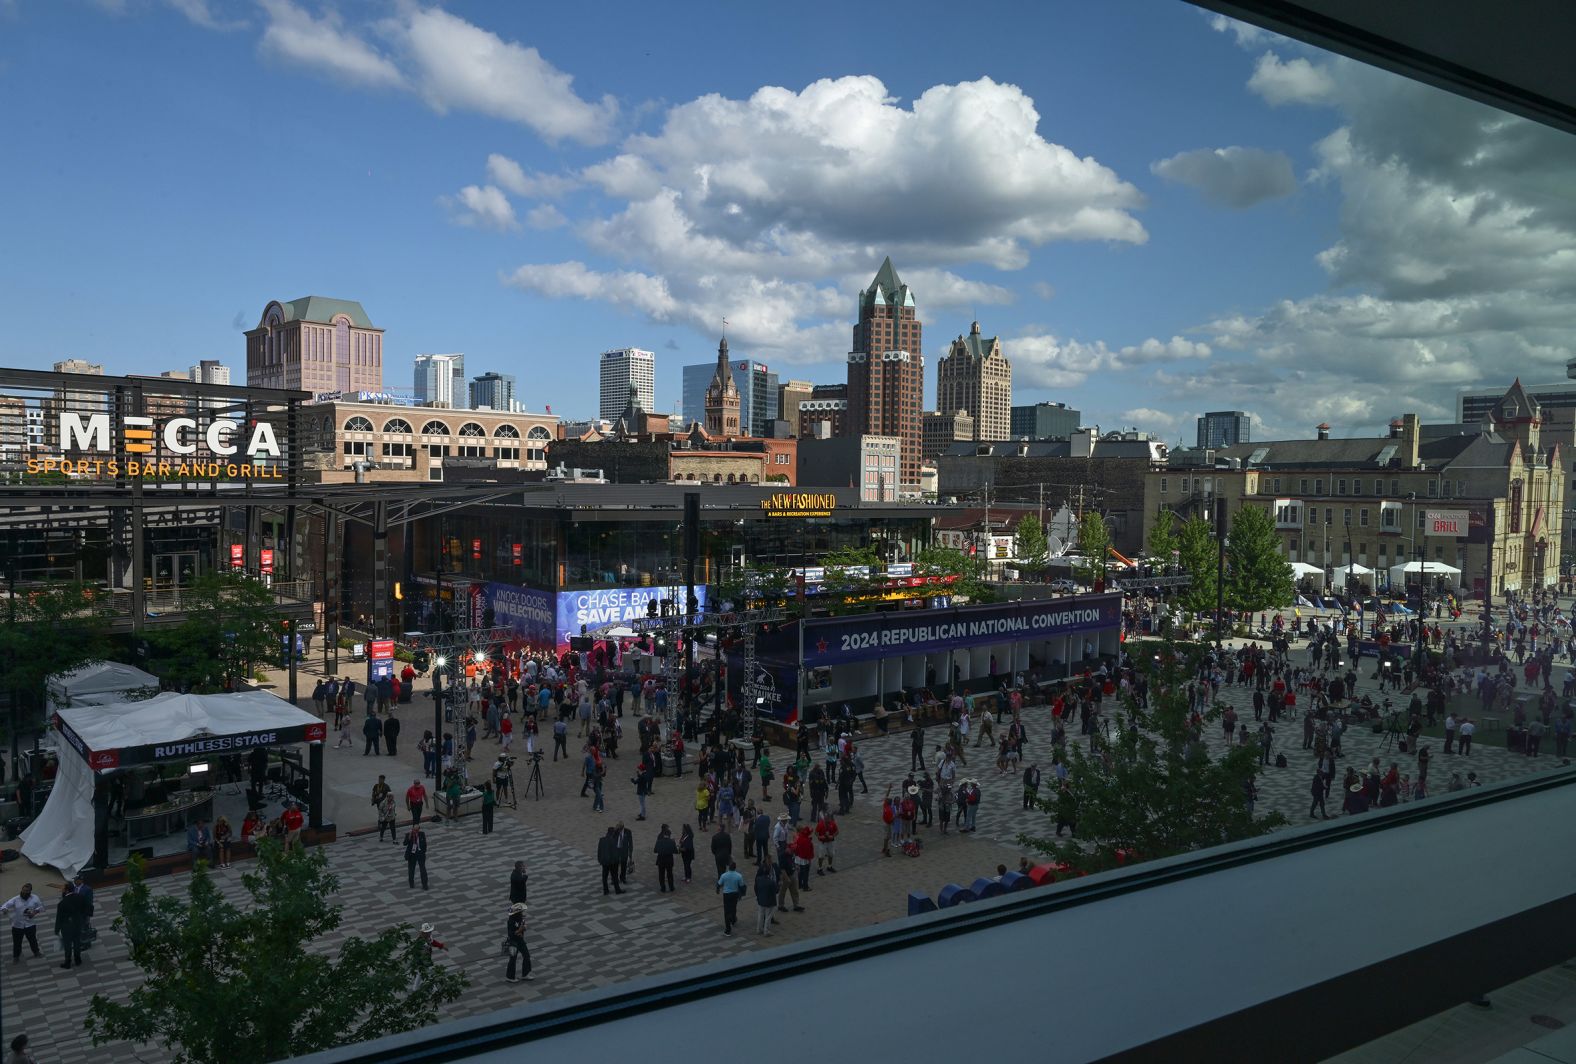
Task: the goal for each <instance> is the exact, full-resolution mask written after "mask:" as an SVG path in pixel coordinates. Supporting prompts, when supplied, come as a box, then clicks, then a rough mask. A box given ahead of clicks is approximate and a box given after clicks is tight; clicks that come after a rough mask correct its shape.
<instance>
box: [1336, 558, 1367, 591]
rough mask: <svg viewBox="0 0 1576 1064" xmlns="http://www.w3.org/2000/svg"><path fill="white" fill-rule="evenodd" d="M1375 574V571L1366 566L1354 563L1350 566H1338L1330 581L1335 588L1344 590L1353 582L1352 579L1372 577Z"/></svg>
mask: <svg viewBox="0 0 1576 1064" xmlns="http://www.w3.org/2000/svg"><path fill="white" fill-rule="evenodd" d="M1373 572H1374V571H1373V570H1372V569H1370V568H1368V566H1366V565H1362V564H1359V563H1358V562H1352V563H1351V564H1350V565H1337V566H1336V567H1335V568H1334V569H1333V570H1331V576H1330V580H1331V583H1332V584H1333V585H1334V586H1335V587H1340V588H1344V587H1345V586H1346V585H1347V584H1349V583H1351V582H1352V581H1351V578H1352V577H1354V576H1356V577H1364V576H1372V575H1373Z"/></svg>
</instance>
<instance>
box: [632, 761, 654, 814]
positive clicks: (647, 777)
mask: <svg viewBox="0 0 1576 1064" xmlns="http://www.w3.org/2000/svg"><path fill="white" fill-rule="evenodd" d="M651 781H652V775H651V766H650V765H649V764H648V763H645V762H642V764H641V766H640V767H639V768H638V769H636V770H635V781H634V782H635V798H636V799H637V800H638V801H639V802H640V815H639V816H637V817H635V819H636V820H644V819H646V797H647V795H649V794H650V793H651Z"/></svg>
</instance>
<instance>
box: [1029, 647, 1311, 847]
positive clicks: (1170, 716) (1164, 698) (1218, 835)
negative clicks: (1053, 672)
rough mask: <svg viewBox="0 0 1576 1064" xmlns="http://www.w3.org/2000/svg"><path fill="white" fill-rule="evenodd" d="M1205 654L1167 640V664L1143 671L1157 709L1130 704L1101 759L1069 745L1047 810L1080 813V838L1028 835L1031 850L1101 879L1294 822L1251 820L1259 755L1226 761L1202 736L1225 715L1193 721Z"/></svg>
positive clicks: (1214, 711) (1227, 755) (1153, 663)
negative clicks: (1191, 692) (1116, 870)
mask: <svg viewBox="0 0 1576 1064" xmlns="http://www.w3.org/2000/svg"><path fill="white" fill-rule="evenodd" d="M1200 653H1202V651H1200V650H1198V649H1193V650H1191V651H1185V650H1184V649H1183V648H1181V647H1179V646H1177V644H1175V643H1173V642H1171V641H1169V640H1166V641H1164V642H1162V643H1161V649H1160V652H1159V653H1158V654H1157V655H1155V656H1154V657H1151V658H1149V659H1148V660H1147V661H1146V660H1140V661H1139V662H1138V668H1140V669H1142V670H1144V671H1145V672H1146V673H1147V674H1148V679H1149V683H1150V696H1149V706H1148V707H1147V708H1146V707H1144V706H1143V705H1141V704H1140V703H1139V702H1138V700H1137V699H1135V698H1133V697H1132V696H1130V695H1124V696H1123V700H1122V711H1121V718H1122V719H1120V720H1118V721H1116V722H1115V724H1116V735H1115V737H1114V738H1111V739H1103V738H1101V739H1097V743H1098V747H1099V749H1098V750H1097V751H1096V752H1095V753H1093V754H1090V753H1086V752H1085V750H1084V748H1083V746H1082V745H1081V744H1077V743H1068V744H1067V753H1066V757H1067V759H1068V764H1067V767H1068V778H1067V782H1068V789H1067V791H1066V792H1065V793H1058V794H1055V795H1053V796H1051V797H1048V798H1045V799H1043V800H1042V801H1041V802H1040V806H1041V808H1042V809H1044V810H1047V811H1059V812H1061V813H1062V814H1063V815H1069V814H1073V813H1076V820H1077V832H1078V834H1077V836H1076V838H1073V839H1058V838H1056V837H1055V836H1054V835H1053V836H1050V837H1040V836H1035V835H1030V834H1023V835H1020V836H1019V837H1018V841H1019V842H1020V843H1021V844H1022V845H1025V846H1028V847H1031V848H1033V849H1035V850H1038V851H1039V852H1041V853H1044V854H1048V855H1050V856H1052V857H1053V858H1055V859H1056V860H1058V861H1064V862H1066V863H1067V864H1070V865H1072V866H1073V867H1074V868H1077V869H1079V870H1081V871H1087V872H1097V871H1100V870H1102V869H1105V868H1110V867H1112V866H1114V865H1116V864H1119V863H1123V862H1124V861H1132V860H1135V859H1136V860H1150V859H1153V858H1156V857H1170V856H1172V855H1174V854H1179V853H1186V852H1188V851H1190V850H1197V849H1201V848H1203V847H1206V846H1217V845H1220V844H1221V843H1226V842H1234V841H1236V840H1238V839H1245V838H1249V837H1251V836H1254V835H1262V834H1264V833H1265V832H1267V831H1270V830H1273V829H1274V828H1277V827H1279V826H1281V825H1283V824H1284V823H1285V822H1286V821H1285V818H1284V817H1282V816H1281V815H1280V814H1279V813H1271V814H1268V815H1266V816H1261V817H1255V816H1253V815H1252V814H1251V813H1250V812H1249V811H1248V806H1247V800H1246V799H1247V793H1248V791H1247V789H1248V784H1249V782H1250V781H1251V780H1252V779H1253V777H1254V775H1255V773H1257V771H1258V767H1259V766H1258V751H1257V747H1245V746H1236V745H1233V746H1231V747H1230V748H1229V749H1227V750H1226V751H1224V752H1223V753H1222V755H1221V756H1220V757H1211V756H1210V754H1209V751H1208V749H1207V748H1206V747H1205V745H1204V743H1203V740H1202V736H1203V735H1204V734H1205V732H1206V730H1207V731H1209V732H1210V733H1211V734H1213V733H1214V732H1215V731H1216V729H1215V727H1214V724H1215V722H1216V721H1217V720H1218V718H1219V716H1220V714H1221V712H1223V709H1224V707H1223V706H1222V705H1220V704H1216V705H1215V706H1214V707H1212V708H1211V709H1209V710H1208V711H1207V712H1205V713H1203V714H1201V718H1202V719H1201V720H1200V721H1194V720H1193V719H1192V715H1193V714H1192V708H1191V706H1190V705H1189V701H1188V680H1189V678H1190V677H1193V676H1196V675H1197V673H1198V664H1199V662H1198V655H1199V654H1200ZM1119 852H1120V856H1119Z"/></svg>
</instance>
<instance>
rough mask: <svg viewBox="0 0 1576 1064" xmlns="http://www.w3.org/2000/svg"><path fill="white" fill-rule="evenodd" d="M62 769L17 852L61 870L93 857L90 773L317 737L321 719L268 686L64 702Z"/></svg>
mask: <svg viewBox="0 0 1576 1064" xmlns="http://www.w3.org/2000/svg"><path fill="white" fill-rule="evenodd" d="M54 726H55V728H56V729H57V730H58V731H59V732H60V737H61V740H62V741H61V742H60V743H59V747H60V772H59V775H57V776H56V778H55V786H54V789H53V790H51V791H50V793H49V800H48V801H47V802H45V803H44V808H43V810H42V811H41V812H40V813H39V815H38V818H37V819H36V820H34V821H33V823H32V824H30V825H29V826H28V828H27V830H25V831H23V832H22V854H23V856H25V857H26V858H27V859H28V860H30V861H32V862H33V863H34V864H38V865H52V866H54V867H55V868H58V869H60V871H61V872H63V873H64V874H66V875H67V876H70V875H73V874H75V873H76V872H77V871H79V870H80V869H81V868H82V867H83V866H84V865H85V864H86V863H87V862H88V861H89V860H91V859H92V857H93V850H94V844H95V838H94V835H95V827H96V824H95V818H94V808H93V793H94V773H96V772H106V771H113V770H115V769H119V768H126V767H129V766H132V765H146V764H154V763H157V762H160V761H179V760H184V759H187V758H193V757H197V758H201V757H204V756H207V755H213V756H219V755H223V754H234V753H240V752H243V751H248V750H252V749H255V748H257V747H260V746H262V747H267V746H276V745H282V744H286V743H295V742H303V741H306V742H310V741H318V742H321V741H322V739H323V738H324V737H325V736H326V734H327V725H325V724H324V723H323V721H322V720H320V719H318V718H317V717H316V716H314V715H313V714H311V713H307V712H306V711H304V710H301V709H297V708H296V707H295V706H293V705H291V704H290V703H289V702H286V701H285V700H284V699H282V698H279V697H278V696H277V695H272V694H269V693H268V692H266V691H242V692H239V693H237V694H229V695H183V694H178V693H176V692H173V691H170V692H166V693H164V694H161V695H155V696H154V697H152V698H148V699H144V700H142V701H140V702H115V703H111V704H109V705H86V706H76V707H72V708H68V709H62V710H59V711H58V712H56V714H55V725H54Z"/></svg>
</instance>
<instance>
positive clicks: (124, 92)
mask: <svg viewBox="0 0 1576 1064" xmlns="http://www.w3.org/2000/svg"><path fill="white" fill-rule="evenodd" d="M675 11H682V12H683V17H682V18H676V17H675V16H674V12H675ZM0 94H3V98H4V99H5V101H6V106H5V108H4V109H3V111H0V134H3V136H4V143H5V144H6V145H7V149H8V150H7V157H8V161H9V162H10V165H8V166H7V167H5V168H4V170H3V171H0V190H3V192H4V194H5V200H6V203H7V206H8V209H7V211H6V212H5V213H4V215H3V216H0V246H4V248H5V249H6V253H5V254H4V256H0V290H3V291H4V292H5V293H6V298H5V300H4V301H3V303H0V306H4V307H5V310H6V317H7V325H8V328H7V330H6V334H5V337H4V339H3V340H0V363H3V364H9V365H22V366H40V365H46V364H47V363H49V362H51V361H53V360H56V359H59V358H65V357H72V356H75V357H82V358H88V359H92V360H95V361H102V362H103V363H105V365H106V367H107V368H108V369H109V370H110V371H112V372H142V373H158V372H161V371H163V370H166V369H173V368H183V367H185V366H188V365H191V364H192V363H194V362H196V361H197V360H198V359H200V358H213V357H218V358H221V359H223V360H224V361H226V362H227V363H228V364H230V365H231V366H232V367H233V368H235V369H237V370H240V369H241V367H242V363H243V359H242V338H241V336H240V331H241V329H243V328H248V327H251V326H252V325H254V324H255V323H256V321H257V318H258V317H259V315H260V313H261V310H262V307H263V305H264V304H265V303H266V302H267V301H268V300H269V299H274V298H279V299H289V298H294V297H296V296H300V295H305V294H309V293H312V294H320V295H329V296H336V297H341V298H354V299H359V300H361V301H362V303H363V304H364V305H365V307H366V309H367V311H368V313H369V314H370V315H371V317H372V319H373V320H374V322H376V323H377V324H378V325H380V326H382V327H383V328H384V329H385V330H387V331H386V336H385V346H384V352H385V366H386V369H385V376H386V382H387V384H388V385H389V386H391V387H395V388H408V387H409V386H410V381H409V374H408V371H407V369H406V367H407V366H408V365H409V360H410V358H411V357H412V356H413V355H415V354H416V353H418V352H421V351H464V352H465V353H466V356H467V359H466V361H467V366H468V367H470V368H471V369H472V370H473V372H477V373H479V372H482V371H484V370H487V369H496V370H500V371H503V372H512V373H515V374H517V375H518V376H519V378H520V380H521V382H522V391H523V393H524V397H525V400H526V402H527V404H528V405H529V406H531V407H532V408H533V409H539V408H540V407H542V406H543V405H547V404H551V406H552V408H553V410H554V411H555V412H560V413H564V414H568V415H585V414H589V413H591V412H592V411H593V409H594V406H595V395H596V390H595V379H594V378H595V372H596V368H595V367H596V358H595V356H596V355H597V353H598V352H599V351H601V350H603V349H605V348H609V347H616V346H625V345H635V346H641V347H647V348H651V349H654V350H655V351H657V353H658V365H659V370H658V400H659V405H672V406H673V407H675V408H676V407H677V405H678V398H679V367H680V366H682V365H684V364H686V363H689V362H695V361H702V360H706V359H708V358H710V357H712V352H714V351H715V347H716V339H717V333H718V330H719V329H720V328H721V319H722V318H723V317H727V318H728V319H729V321H730V323H731V324H730V327H729V330H728V331H729V340H730V345H731V346H732V348H733V350H734V351H735V352H736V353H737V354H739V355H750V356H753V357H756V358H758V359H760V360H762V361H765V362H767V363H768V364H770V365H771V366H772V367H773V369H775V370H777V371H778V372H779V373H781V374H782V375H783V377H784V378H785V379H786V378H788V377H801V378H806V379H810V380H814V381H817V382H831V381H838V380H841V379H843V377H844V368H843V356H844V355H845V354H846V351H847V345H848V333H849V326H850V324H851V321H852V316H853V306H854V296H855V292H856V291H857V289H858V288H859V287H861V286H862V285H863V284H865V283H868V281H869V279H870V277H871V276H872V275H873V274H874V272H875V270H876V268H877V266H879V264H880V261H881V257H882V255H884V254H887V253H891V254H892V255H893V258H894V261H895V263H896V265H897V267H898V270H899V272H900V273H901V274H903V276H904V277H905V279H906V280H908V281H909V282H910V283H911V285H912V286H913V288H914V290H915V293H916V297H917V299H918V301H919V306H920V314H921V318H922V319H923V321H924V322H925V326H926V345H925V346H926V350H925V355H926V357H927V377H928V381H927V401H933V399H934V366H935V361H936V358H937V356H939V355H940V354H942V353H943V352H944V351H945V348H946V343H947V341H948V339H950V338H951V337H952V336H955V335H957V334H958V333H960V332H964V331H966V330H967V329H968V327H969V322H970V320H971V318H978V319H979V321H980V322H981V326H982V328H983V329H984V330H985V331H986V332H987V333H988V334H993V333H994V334H1000V335H1001V336H1002V337H1003V340H1004V346H1005V350H1006V354H1007V356H1008V358H1009V359H1010V360H1011V361H1012V362H1013V365H1014V372H1015V399H1016V401H1033V400H1038V399H1055V400H1060V401H1066V402H1069V403H1071V404H1073V405H1076V406H1078V407H1080V408H1081V409H1083V410H1084V411H1085V413H1086V421H1089V422H1098V423H1099V424H1100V425H1101V426H1102V427H1105V428H1113V427H1117V426H1120V425H1132V424H1136V425H1138V426H1139V427H1143V428H1148V429H1151V430H1153V431H1156V432H1158V433H1160V434H1162V435H1163V436H1165V437H1166V438H1168V439H1172V440H1175V439H1176V438H1178V436H1182V437H1184V438H1187V439H1191V437H1192V417H1193V416H1195V415H1196V414H1197V413H1199V412H1201V411H1202V410H1204V409H1219V408H1242V409H1247V410H1250V411H1252V412H1253V413H1254V414H1255V416H1256V417H1257V418H1258V419H1259V421H1260V425H1259V426H1258V427H1257V428H1256V431H1257V432H1258V433H1259V435H1260V436H1261V437H1262V438H1270V437H1271V436H1273V435H1285V434H1291V435H1303V434H1307V432H1308V429H1309V428H1310V426H1311V424H1312V423H1313V422H1315V421H1317V420H1329V421H1331V422H1332V423H1335V424H1336V425H1337V432H1358V431H1364V430H1369V429H1374V428H1376V427H1377V426H1379V425H1381V424H1382V423H1383V422H1384V421H1387V420H1388V419H1389V418H1390V417H1391V416H1394V415H1395V414H1397V413H1400V412H1402V411H1403V410H1419V411H1421V412H1423V413H1424V414H1425V416H1427V417H1432V418H1444V417H1447V416H1448V415H1449V414H1450V410H1451V408H1452V406H1453V396H1454V394H1455V391H1456V390H1457V389H1458V388H1461V387H1467V386H1476V385H1479V384H1499V383H1504V382H1508V380H1509V378H1510V377H1512V376H1515V375H1517V374H1520V375H1521V376H1522V377H1524V378H1525V379H1528V380H1531V381H1542V380H1546V379H1554V378H1557V377H1559V376H1562V375H1563V364H1564V361H1565V359H1567V358H1569V357H1571V356H1572V352H1571V350H1570V341H1569V337H1570V336H1571V335H1573V334H1572V332H1571V326H1572V325H1573V324H1576V321H1572V316H1573V313H1576V312H1573V311H1572V309H1571V306H1572V301H1571V300H1570V299H1569V296H1570V295H1571V294H1572V293H1571V289H1572V287H1576V283H1573V282H1576V266H1573V264H1572V262H1571V261H1570V258H1569V255H1568V248H1569V247H1571V246H1573V245H1572V243H1571V241H1570V239H1569V238H1570V236H1572V235H1573V234H1572V232H1571V230H1572V229H1573V228H1576V219H1573V212H1572V209H1571V206H1570V204H1571V197H1570V195H1569V193H1570V191H1571V177H1570V175H1571V174H1572V173H1576V166H1573V163H1576V158H1573V155H1572V149H1571V147H1570V140H1569V138H1564V137H1560V136H1559V135H1557V134H1552V133H1550V132H1548V131H1545V130H1542V129H1539V128H1537V127H1532V126H1529V125H1528V124H1527V123H1524V122H1520V121H1519V120H1507V119H1502V118H1501V117H1500V116H1497V115H1495V114H1494V113H1493V112H1490V111H1487V110H1486V109H1484V108H1481V107H1479V106H1478V105H1475V104H1470V103H1467V102H1464V101H1460V100H1457V99H1455V98H1454V97H1450V96H1447V95H1446V94H1443V93H1440V92H1437V91H1435V90H1432V89H1426V88H1423V87H1421V86H1415V85H1413V84H1411V83H1409V82H1405V81H1403V80H1402V79H1399V78H1395V77H1393V76H1390V75H1387V74H1383V73H1380V72H1377V71H1371V70H1367V69H1366V68H1361V67H1358V66H1357V65H1355V64H1351V63H1348V62H1346V61H1344V60H1338V59H1335V58H1333V57H1330V56H1328V55H1323V54H1320V53H1317V52H1313V51H1310V50H1308V49H1305V48H1303V47H1301V46H1299V45H1295V44H1293V43H1291V42H1287V41H1285V40H1283V39H1280V38H1275V37H1272V36H1270V35H1267V34H1264V33H1261V32H1259V31H1254V30H1250V29H1248V28H1246V27H1243V26H1241V25H1239V24H1231V23H1227V22H1225V21H1224V20H1221V19H1219V18H1217V17H1215V16H1211V15H1208V14H1206V13H1203V12H1201V11H1199V10H1198V9H1196V8H1194V7H1192V6H1191V5H1189V4H1186V3H1182V2H1178V0H1115V2H1105V3H1094V2H1084V3H1063V2H1058V3H1045V4H1039V5H1025V4H1021V3H1017V4H1005V3H990V2H982V3H975V4H971V5H966V6H959V5H956V4H939V3H938V4H925V3H914V4H909V5H906V6H905V7H904V8H903V17H888V16H885V15H883V16H882V17H880V18H868V19H867V18H861V17H858V16H856V15H853V14H851V13H850V10H849V9H848V8H847V6H846V5H833V4H814V3H810V4H798V5H752V6H749V7H745V6H743V5H737V4H725V3H721V2H700V3H692V4H688V5H684V6H682V7H681V8H679V7H674V6H673V5H657V4H621V3H607V4H601V5H594V6H593V5H535V4H532V5H517V4H495V3H452V4H448V5H445V6H442V7H437V6H431V5H422V4H417V3H370V2H351V0H341V2H338V3H321V2H318V3H308V2H300V3H297V2H293V0H262V2H258V3H251V2H246V0H235V2H223V0H207V2H204V0H119V2H110V0H105V2H101V3H93V2H88V0H80V2H74V0H50V2H46V0H0Z"/></svg>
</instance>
